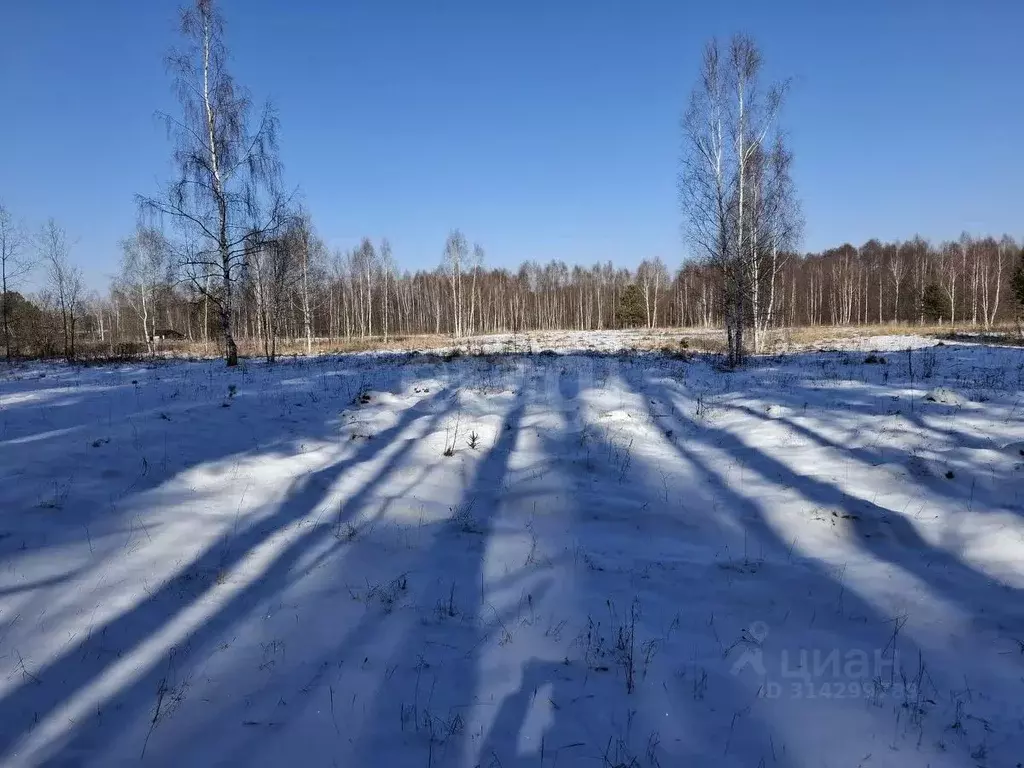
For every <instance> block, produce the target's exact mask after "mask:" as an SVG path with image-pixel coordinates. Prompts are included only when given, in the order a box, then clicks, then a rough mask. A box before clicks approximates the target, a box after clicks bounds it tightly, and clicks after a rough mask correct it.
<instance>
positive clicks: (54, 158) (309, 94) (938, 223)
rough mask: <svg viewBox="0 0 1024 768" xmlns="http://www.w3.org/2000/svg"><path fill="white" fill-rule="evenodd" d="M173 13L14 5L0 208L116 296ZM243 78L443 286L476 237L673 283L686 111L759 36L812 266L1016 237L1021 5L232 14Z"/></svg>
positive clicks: (325, 1) (496, 250)
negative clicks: (730, 55)
mask: <svg viewBox="0 0 1024 768" xmlns="http://www.w3.org/2000/svg"><path fill="white" fill-rule="evenodd" d="M177 6H178V3H177V2H176V1H175V0H103V1H102V2H86V1H85V0H33V2H14V1H13V0H8V1H7V2H4V4H3V8H2V10H0V105H2V107H0V198H3V199H4V200H5V201H6V203H7V205H8V207H9V208H10V209H12V211H13V212H14V213H15V214H16V215H17V216H19V217H20V218H23V219H25V220H26V221H28V222H29V223H30V224H31V225H33V226H35V225H38V223H40V222H41V221H42V220H43V219H45V218H46V217H48V216H53V217H55V218H56V219H57V220H58V221H59V222H60V223H61V224H63V225H64V226H65V227H66V229H67V230H68V232H69V234H70V235H71V237H72V238H73V239H74V240H75V248H74V257H75V258H76V259H77V260H78V261H79V263H81V264H82V266H83V267H84V268H85V270H86V274H87V276H88V278H89V281H90V283H91V284H92V285H93V286H94V287H97V288H100V287H105V284H106V276H107V275H109V274H111V273H112V272H113V270H114V269H115V265H116V263H117V259H118V248H117V242H118V240H119V239H120V238H121V237H123V236H125V235H126V234H128V233H129V232H130V231H131V229H132V228H133V226H134V222H135V204H134V195H135V194H136V193H152V192H154V191H155V190H156V189H157V186H158V184H159V183H160V182H161V181H162V180H165V179H166V178H168V174H169V172H170V167H169V154H170V146H169V144H168V142H167V139H166V136H165V134H164V131H163V128H162V127H161V126H160V125H159V124H158V123H157V122H156V121H155V120H154V118H153V113H154V111H155V110H157V109H160V108H163V109H167V108H173V102H172V100H171V91H170V81H169V78H168V76H167V74H166V72H165V70H164V66H163V56H164V54H165V52H166V50H167V49H168V48H169V46H171V45H172V44H173V43H174V42H175V40H176V32H177V29H176V21H175V20H176V15H177V10H176V9H177ZM222 7H223V10H224V12H225V14H226V16H227V19H228V41H229V45H230V48H231V51H232V57H233V70H234V73H235V75H236V77H237V79H238V80H239V81H240V82H241V83H242V84H243V85H246V86H247V87H249V88H250V89H251V90H252V92H253V94H254V96H255V97H256V98H257V99H263V98H270V99H271V100H272V101H273V102H274V104H275V105H276V107H277V109H278V111H279V114H280V118H281V124H282V132H281V140H282V153H283V160H284V163H285V171H286V180H287V182H288V183H289V184H290V185H294V186H298V187H299V188H300V189H301V191H302V194H303V197H304V200H305V202H306V204H307V206H308V207H309V209H310V210H311V212H312V213H313V216H314V219H315V222H316V224H317V226H318V229H319V231H320V234H321V235H322V236H323V237H324V238H325V239H326V240H327V241H328V243H329V244H331V245H332V246H338V247H348V246H350V245H352V244H354V243H355V242H356V241H357V239H358V238H359V237H360V236H362V235H368V236H371V237H373V238H374V239H377V238H380V237H382V236H387V237H389V238H390V239H391V241H392V244H393V247H394V251H395V256H396V258H397V259H398V261H399V263H400V264H402V265H403V266H406V267H411V268H417V267H433V266H435V265H436V264H437V263H438V261H439V258H440V253H441V250H442V247H443V242H444V238H445V234H446V232H447V231H448V230H449V229H450V228H452V227H456V226H458V227H461V228H462V229H463V230H464V231H465V232H466V234H467V236H468V237H469V238H470V239H471V240H479V241H480V242H481V243H482V244H483V245H484V246H485V248H486V249H487V253H488V262H489V263H491V264H502V265H514V264H518V263H519V262H520V261H521V260H523V259H526V258H534V259H541V260H547V259H549V258H561V259H564V260H566V261H568V262H583V263H587V264H589V263H592V262H594V261H596V260H604V259H612V260H614V261H615V262H617V263H621V264H623V265H635V264H636V263H637V262H638V261H639V260H640V259H642V258H644V257H648V256H655V255H658V256H661V257H662V258H664V259H665V260H666V261H667V262H668V263H669V264H671V265H674V264H677V263H679V262H680V261H681V259H682V258H683V257H684V255H685V253H686V248H685V246H684V244H683V243H682V241H681V238H680V235H679V231H680V230H679V225H680V213H679V210H678V206H677V198H676V189H675V178H676V172H677V167H678V154H679V146H680V136H679V129H678V121H679V116H680V114H681V112H682V109H683V107H684V105H685V103H686V100H687V97H688V94H689V91H690V89H691V87H692V85H693V82H694V78H695V76H696V73H697V68H698V64H699V58H700V52H701V48H702V45H703V43H704V42H705V41H706V40H707V39H708V38H709V37H711V36H713V35H718V36H728V35H730V34H731V33H733V32H736V31H743V32H746V33H748V34H751V35H753V36H754V37H755V38H756V39H757V40H758V42H759V43H760V45H761V47H762V49H763V52H764V55H765V59H766V64H767V73H768V75H769V76H771V77H792V78H793V90H792V94H791V97H790V100H789V103H788V106H787V108H786V111H785V113H784V124H785V126H786V128H787V129H788V132H789V134H790V137H791V142H792V146H793V148H794V151H795V153H796V168H795V177H796V182H797V186H798V191H799V194H800V197H801V198H802V201H803V206H804V212H805V216H806V219H807V228H806V238H805V241H804V246H805V248H806V249H808V250H818V249H821V248H824V247H827V246H830V245H834V244H838V243H841V242H843V241H850V242H853V243H860V242H863V241H864V240H866V239H867V238H869V237H871V236H878V237H882V238H896V237H909V236H911V235H913V234H914V233H915V232H920V233H921V234H922V235H924V236H926V237H931V238H933V239H941V238H947V237H955V236H957V235H958V234H959V233H960V231H961V230H963V229H967V230H969V231H972V232H978V233H993V234H997V233H998V234H1001V233H1003V232H1009V233H1011V234H1013V235H1015V236H1018V237H1019V236H1020V235H1021V234H1024V187H1022V179H1024V56H1022V54H1021V52H1020V46H1021V42H1022V40H1024V37H1022V30H1024V2H1020V0H1003V1H1002V2H998V1H996V0H973V1H972V2H967V1H966V0H932V1H931V2H928V1H926V0H866V1H863V2H844V3H839V2H818V1H811V0H807V1H805V2H798V1H796V0H772V2H766V1H765V0H759V1H758V2H722V3H711V2H706V3H697V2H684V0H661V1H660V2H654V1H653V0H635V1H634V2H627V0H515V1H512V0H506V1H505V2H486V1H484V2H481V1H480V0H476V1H475V2H470V1H469V0H437V2H433V1H430V2H428V1H426V0H404V1H402V2H399V1H398V0H391V1H388V0H338V1H336V2H332V1H331V0H289V1H288V2H282V1H281V0H223V3H222Z"/></svg>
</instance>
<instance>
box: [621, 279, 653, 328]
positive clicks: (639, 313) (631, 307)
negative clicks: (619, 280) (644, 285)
mask: <svg viewBox="0 0 1024 768" xmlns="http://www.w3.org/2000/svg"><path fill="white" fill-rule="evenodd" d="M615 316H616V319H617V320H618V322H619V327H620V328H637V327H639V326H641V325H646V324H647V311H646V310H645V309H644V292H643V291H642V290H640V286H639V285H637V284H636V283H630V284H629V285H627V286H626V289H625V290H624V291H623V292H622V294H621V295H620V296H619V306H618V308H617V309H616V312H615Z"/></svg>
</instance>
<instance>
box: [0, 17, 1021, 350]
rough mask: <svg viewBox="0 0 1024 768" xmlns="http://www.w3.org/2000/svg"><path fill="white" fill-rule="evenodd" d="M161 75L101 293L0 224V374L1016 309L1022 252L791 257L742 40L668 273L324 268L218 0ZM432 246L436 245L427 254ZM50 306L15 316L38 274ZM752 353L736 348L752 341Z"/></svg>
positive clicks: (788, 228) (466, 254) (728, 56)
mask: <svg viewBox="0 0 1024 768" xmlns="http://www.w3.org/2000/svg"><path fill="white" fill-rule="evenodd" d="M180 32H181V41H182V44H181V47H180V48H179V49H176V50H175V51H173V52H172V54H171V55H170V57H169V59H168V60H169V66H170V71H171V74H172V76H173V81H174V90H175V93H176V94H177V96H178V100H179V106H180V109H179V111H177V112H176V113H174V114H170V113H169V114H164V115H162V117H163V119H164V120H165V122H166V124H167V127H168V131H169V134H170V135H171V136H172V137H173V141H174V149H173V160H174V165H175V167H176V169H177V174H176V175H175V177H174V178H172V179H171V180H169V181H168V183H167V184H166V185H165V186H164V187H163V188H162V189H160V190H158V191H156V192H155V193H154V194H148V195H139V196H138V198H137V200H138V203H139V210H140V214H141V216H140V222H139V225H138V227H137V229H136V231H135V232H134V233H132V234H131V235H130V236H128V237H127V238H125V240H123V241H122V243H121V244H120V250H121V260H120V267H119V271H118V274H117V276H116V278H115V279H114V280H113V282H112V284H111V285H110V287H109V290H108V291H107V292H106V294H105V295H100V294H99V293H97V292H92V293H87V292H86V290H85V288H84V283H83V279H82V273H81V271H80V269H79V268H77V267H76V266H75V265H74V263H73V261H72V259H71V247H70V241H69V239H68V236H67V234H66V232H65V231H64V230H63V229H62V228H61V227H60V226H59V225H58V224H57V223H56V222H54V221H53V220H50V221H48V222H47V223H46V224H45V225H43V226H42V227H40V228H39V229H38V230H37V231H36V233H35V234H34V235H31V236H30V235H29V234H28V233H27V229H26V227H24V226H23V225H19V224H17V223H16V222H15V220H14V218H13V215H12V214H11V212H9V211H8V210H7V209H6V208H4V207H3V205H0V280H2V285H0V289H2V290H0V302H2V307H0V308H2V317H3V343H4V351H5V354H6V356H7V357H8V358H10V357H12V356H17V355H57V354H61V355H63V356H64V357H65V358H67V359H68V360H72V359H74V358H75V356H76V350H77V349H79V348H80V347H81V345H82V344H83V343H85V344H87V345H89V346H90V348H91V349H94V350H98V351H100V352H101V353H103V352H105V353H109V354H123V353H137V352H142V351H145V352H148V353H149V354H153V353H155V352H156V350H157V347H158V346H159V344H161V343H162V342H164V341H166V340H168V339H179V338H180V339H187V340H190V341H195V342H211V341H216V342H217V343H218V345H219V348H220V349H221V351H222V353H223V355H224V357H225V360H226V361H227V363H228V364H229V365H234V364H235V363H237V360H238V341H239V340H242V341H244V342H246V343H247V344H248V345H249V346H250V347H251V348H258V349H259V351H260V352H262V353H263V354H264V355H265V356H266V357H267V358H268V359H270V360H273V359H274V357H275V356H276V355H277V354H278V349H279V345H280V344H281V343H282V342H289V343H291V344H294V343H295V342H298V343H300V344H303V345H304V346H305V349H306V351H308V352H311V351H312V350H313V348H314V345H315V344H316V342H318V340H321V339H325V338H326V339H345V340H353V339H371V338H382V339H384V340H388V339H390V338H393V337H395V336H408V335H415V334H438V335H440V334H448V335H452V336H455V337H462V336H467V335H472V334H481V333H497V332H519V331H528V330H553V329H576V330H602V329H616V328H628V327H648V328H654V327H661V326H699V327H705V328H709V327H715V326H719V327H724V328H725V332H726V340H727V344H728V350H729V358H730V360H731V361H732V362H734V363H736V362H739V361H741V360H742V357H743V355H744V354H745V352H746V350H747V349H748V348H749V349H753V351H755V352H757V351H760V349H761V348H762V346H763V340H764V338H765V334H766V333H767V331H769V330H770V329H773V328H778V327H781V326H794V325H825V324H831V325H851V324H869V323H919V324H923V323H926V322H944V323H949V324H950V325H970V326H972V327H981V328H989V327H991V326H993V325H994V324H996V323H998V322H1001V321H1006V320H1009V319H1010V318H1012V317H1014V316H1015V315H1016V313H1017V312H1018V310H1019V307H1020V305H1021V304H1022V303H1024V253H1022V251H1021V247H1020V244H1019V243H1017V242H1016V241H1015V240H1014V239H1013V238H1012V237H1010V236H1008V235H1003V236H1001V237H999V238H998V239H997V238H995V237H991V236H981V237H973V236H971V235H968V234H966V233H965V234H964V235H962V236H961V237H960V238H959V239H958V240H956V241H950V242H942V243H938V244H933V243H930V242H929V241H927V240H925V239H923V238H921V237H914V238H913V239H911V240H908V241H897V242H882V241H879V240H875V239H872V240H869V241H868V242H866V243H864V244H862V245H860V246H853V245H850V244H844V245H841V246H839V247H836V248H832V249H829V250H826V251H824V252H822V253H814V254H806V253H805V254H801V253H799V250H798V246H799V243H800V239H801V234H802V227H803V221H802V217H801V212H800V206H799V203H798V199H797V196H796V190H795V187H794V184H793V180H792V177H791V175H790V171H791V168H792V164H793V152H792V150H791V149H790V148H789V147H788V145H787V143H786V140H785V133H784V131H783V130H782V128H781V126H780V115H781V111H782V108H783V105H784V102H785V97H786V93H787V91H788V84H787V83H785V82H783V83H774V84H770V85H769V86H767V87H764V86H763V85H762V84H761V82H760V74H761V67H762V60H761V54H760V51H759V50H758V48H757V46H756V44H755V43H754V41H753V40H751V39H749V38H747V37H744V36H737V37H734V38H733V39H732V40H731V41H730V43H729V44H728V45H727V46H724V47H723V46H720V45H719V43H718V42H717V41H711V42H710V43H709V44H708V45H707V47H706V49H705V52H704V57H703V62H702V68H701V71H700V74H699V77H698V80H697V84H696V86H695V88H694V90H693V93H692V96H691V100H690V104H689V106H688V108H687V110H686V112H685V115H684V118H683V121H682V132H683V138H684V151H683V157H682V161H681V167H680V175H679V189H680V203H681V210H682V214H683V220H684V230H685V233H686V237H687V240H688V242H689V243H690V246H691V249H692V251H693V252H694V255H693V257H692V258H691V259H690V260H688V261H686V262H684V263H683V264H682V265H681V266H680V267H679V268H678V269H677V270H675V271H674V273H673V272H670V270H669V268H668V267H667V266H666V264H665V263H664V262H663V261H662V260H661V259H660V258H653V259H646V260H644V261H642V262H641V263H640V265H639V266H638V267H637V268H636V269H632V270H631V269H624V268H621V267H616V266H614V265H613V264H612V263H610V262H604V263H597V264H594V265H592V266H590V267H584V266H579V265H567V264H565V263H563V262H561V261H552V262H549V263H547V264H539V263H536V262H532V261H527V262H524V263H523V264H522V265H521V266H520V267H519V268H518V269H514V270H509V269H504V268H494V267H490V266H488V265H487V264H486V254H485V250H484V248H483V246H482V245H481V244H479V243H473V244H472V245H471V244H470V242H469V241H468V240H467V238H466V237H465V235H464V234H463V233H462V232H461V231H459V230H453V231H452V232H451V233H450V235H449V236H448V238H447V241H446V242H445V243H444V245H443V248H439V257H440V258H439V265H438V266H437V268H436V269H432V270H422V269H421V270H418V271H414V272H413V271H409V270H403V269H401V268H400V267H399V266H398V259H399V258H400V255H398V256H397V257H396V255H395V254H394V253H393V252H392V248H391V245H390V243H389V242H388V241H387V240H382V241H380V242H378V243H374V242H372V241H371V240H369V239H364V240H363V241H362V242H361V243H360V244H359V246H357V247H356V248H353V249H350V250H348V251H337V250H335V251H331V250H330V249H328V248H327V247H326V246H325V244H324V242H323V240H322V239H321V238H320V237H319V236H318V235H317V232H316V228H315V224H314V222H313V221H312V219H311V217H310V216H309V214H308V213H306V212H305V211H303V210H302V209H301V208H300V207H298V206H297V205H295V203H294V198H295V196H294V194H290V193H288V192H286V191H285V189H284V185H283V183H282V168H281V164H280V162H279V160H278V147H277V125H278V123H277V116H276V114H275V112H274V110H273V109H272V107H271V106H270V105H269V104H265V105H263V106H262V108H261V109H259V110H258V111H256V110H254V109H253V105H252V103H251V99H250V97H249V95H248V93H247V91H246V90H245V89H244V88H242V87H240V86H239V85H238V84H237V83H236V82H235V80H234V78H233V77H232V76H231V74H230V72H229V71H228V67H227V59H228V57H227V49H226V46H225V40H224V20H223V18H222V16H221V15H220V13H219V10H218V9H217V7H216V5H215V2H214V0H194V2H193V4H192V5H190V6H189V7H187V8H185V9H184V10H183V12H182V16H181V27H180ZM439 245H440V244H439ZM34 267H35V268H37V272H38V268H39V267H42V268H44V271H45V288H44V289H43V290H41V291H40V292H39V293H38V294H36V295H35V296H33V297H31V298H26V297H25V296H23V295H22V294H21V293H20V292H19V289H22V287H23V284H24V281H25V278H26V276H27V275H28V273H29V271H30V270H32V269H33V268H34ZM748 340H749V341H748Z"/></svg>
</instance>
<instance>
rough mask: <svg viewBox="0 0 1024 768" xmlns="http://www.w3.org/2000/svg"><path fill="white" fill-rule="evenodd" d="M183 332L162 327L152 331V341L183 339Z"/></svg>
mask: <svg viewBox="0 0 1024 768" xmlns="http://www.w3.org/2000/svg"><path fill="white" fill-rule="evenodd" d="M184 340H185V334H184V333H181V332H180V331H176V330H174V329H173V328H164V329H162V330H157V331H154V332H153V341H184Z"/></svg>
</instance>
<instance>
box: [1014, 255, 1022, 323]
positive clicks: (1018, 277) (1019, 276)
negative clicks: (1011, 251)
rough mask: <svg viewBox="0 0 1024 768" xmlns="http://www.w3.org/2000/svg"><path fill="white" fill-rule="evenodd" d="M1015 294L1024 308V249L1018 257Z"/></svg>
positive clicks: (1015, 273) (1015, 272)
mask: <svg viewBox="0 0 1024 768" xmlns="http://www.w3.org/2000/svg"><path fill="white" fill-rule="evenodd" d="M1013 295H1014V296H1016V297H1017V303H1018V304H1020V306H1021V309H1022V310H1024V249H1022V250H1021V252H1020V256H1018V257H1017V269H1016V270H1015V271H1014V273H1013Z"/></svg>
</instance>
